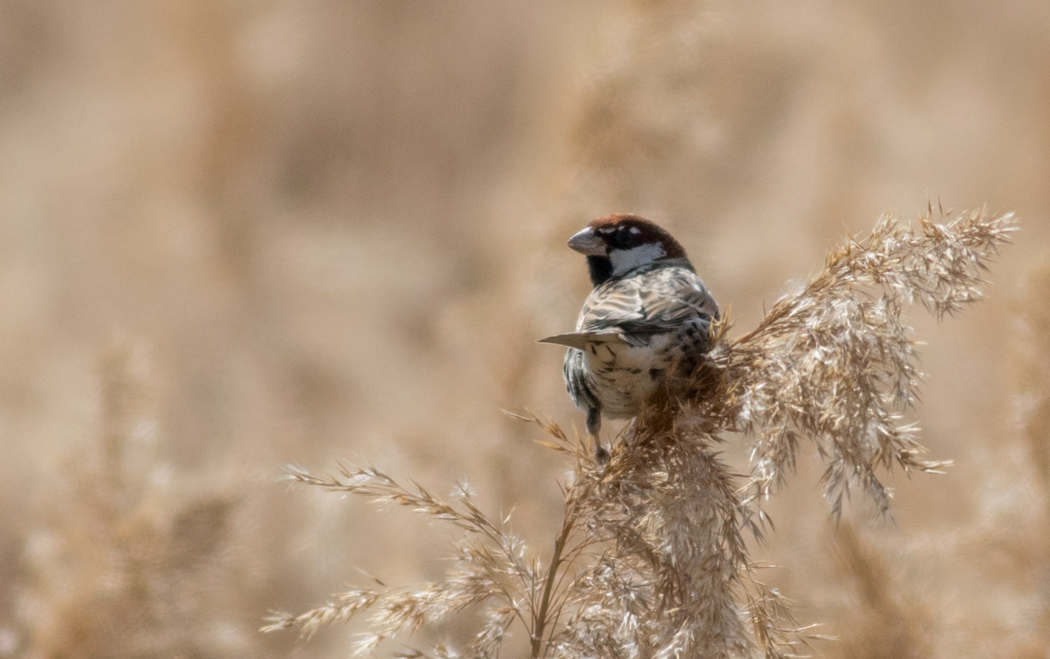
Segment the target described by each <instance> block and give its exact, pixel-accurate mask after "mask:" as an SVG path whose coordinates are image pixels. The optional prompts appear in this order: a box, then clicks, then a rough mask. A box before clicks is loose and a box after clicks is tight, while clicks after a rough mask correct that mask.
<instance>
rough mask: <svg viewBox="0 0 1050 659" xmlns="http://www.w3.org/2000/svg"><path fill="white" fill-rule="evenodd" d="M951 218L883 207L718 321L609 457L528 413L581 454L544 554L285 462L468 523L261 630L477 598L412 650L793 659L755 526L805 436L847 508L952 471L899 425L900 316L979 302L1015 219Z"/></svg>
mask: <svg viewBox="0 0 1050 659" xmlns="http://www.w3.org/2000/svg"><path fill="white" fill-rule="evenodd" d="M930 214H932V209H930ZM942 215H943V214H942ZM942 220H944V222H942V223H941V224H934V223H933V222H932V221H931V219H930V217H929V214H928V215H925V216H923V217H921V218H920V219H919V225H918V227H917V228H912V227H910V226H907V225H906V224H903V223H902V222H900V221H899V220H897V219H895V218H884V219H883V220H882V221H881V222H879V224H878V225H877V227H876V228H875V230H874V232H873V233H872V234H871V236H869V237H868V238H866V239H864V240H859V241H858V240H851V241H849V242H848V244H847V245H846V246H845V247H843V248H841V249H839V250H837V251H835V252H833V253H832V254H831V255H830V256H829V257H828V260H827V263H826V264H825V266H824V268H823V269H822V270H821V271H820V272H819V273H818V274H817V275H816V276H814V277H813V278H812V279H811V280H810V281H809V283H808V284H806V285H805V286H804V287H802V288H800V289H799V290H797V291H796V292H793V293H791V294H789V295H787V296H785V297H784V298H782V299H781V300H780V301H778V302H777V303H776V304H775V305H774V306H773V308H772V310H771V311H770V312H769V314H768V315H767V316H766V318H765V319H764V320H763V321H762V323H761V324H760V325H759V326H758V328H756V329H755V330H754V331H752V332H750V333H748V334H746V335H744V336H742V337H740V338H738V339H732V340H730V339H728V338H727V337H726V332H727V328H728V324H723V325H722V326H721V327H719V328H717V329H716V330H715V333H716V337H715V338H716V348H715V349H714V350H713V351H712V352H711V354H710V356H709V359H708V361H707V363H706V364H704V365H703V366H702V368H701V370H700V371H699V373H698V374H697V377H696V379H695V381H694V382H693V386H692V387H691V388H690V390H689V395H686V396H682V397H680V398H669V399H667V400H663V401H661V402H660V403H659V404H654V405H653V406H652V407H651V408H650V409H649V410H647V411H646V413H644V414H642V415H640V416H639V417H638V418H637V419H636V420H635V421H634V422H633V423H632V424H630V425H629V426H628V427H627V429H626V430H625V431H624V434H623V438H622V441H620V442H619V443H617V444H616V445H615V446H614V448H613V450H612V453H611V457H610V460H609V462H608V463H607V464H605V465H598V464H596V463H595V462H594V460H593V459H592V457H591V456H592V452H591V447H588V446H585V445H584V444H585V442H583V441H580V440H579V439H575V440H570V439H569V438H568V437H567V436H566V434H565V433H564V432H563V431H562V430H561V428H559V427H558V426H557V425H556V424H554V423H552V422H549V421H544V420H541V419H539V418H536V417H531V418H529V420H531V421H533V422H536V423H538V424H539V425H540V426H542V427H543V428H544V429H545V430H546V431H547V433H549V435H551V436H552V437H553V440H552V441H550V442H547V445H548V446H549V447H551V448H553V449H555V450H558V451H561V452H563V453H564V454H565V455H566V456H568V457H569V458H570V459H571V460H572V462H573V466H574V472H573V476H572V477H571V478H570V479H569V481H568V482H567V483H565V484H564V493H565V508H564V518H563V522H562V526H561V529H560V531H559V532H558V534H557V537H556V538H555V541H554V546H553V550H552V552H551V555H550V557H549V559H548V560H547V561H546V562H541V561H540V559H539V558H537V557H536V556H535V554H533V553H531V552H530V551H529V550H528V549H527V547H526V545H525V544H524V543H523V542H522V541H521V540H519V539H517V538H516V537H514V535H513V534H512V533H510V531H509V530H508V529H507V520H506V519H502V520H499V521H493V520H492V519H491V518H489V517H488V516H486V515H485V514H483V513H482V512H481V511H480V510H479V509H478V507H477V506H476V505H475V504H474V502H473V500H472V499H471V496H470V494H469V493H468V491H467V489H466V488H465V487H461V488H460V489H459V490H458V493H457V495H456V497H455V498H454V499H453V500H452V501H443V500H441V499H439V498H438V497H436V496H434V495H433V494H432V493H430V492H429V491H427V490H425V489H423V488H421V487H419V486H415V485H414V486H412V487H407V486H404V485H402V484H400V483H398V482H397V481H395V480H394V479H392V478H390V477H389V476H387V475H386V474H384V473H382V472H380V471H379V470H377V469H375V468H372V467H367V468H350V467H344V468H343V469H342V472H341V474H340V475H339V476H325V477H315V476H312V475H310V474H308V473H306V472H304V471H301V470H298V469H293V470H291V471H290V477H291V478H293V479H295V480H297V481H300V482H303V483H306V484H310V485H316V486H320V487H323V488H326V489H330V490H333V491H338V492H350V493H354V494H360V495H363V496H366V497H369V498H371V499H373V500H377V501H385V502H392V503H395V504H398V505H403V506H407V507H409V508H412V509H414V510H416V511H417V512H420V513H423V514H424V515H427V516H429V517H432V518H435V519H440V520H444V521H447V522H450V523H452V524H453V525H455V526H457V527H459V528H460V529H461V530H462V531H463V532H464V533H463V537H462V539H461V540H459V542H458V544H457V556H456V561H455V564H454V565H453V567H452V568H451V569H450V570H449V572H448V576H447V578H446V579H445V580H444V581H443V582H441V583H433V584H424V585H421V586H414V587H410V588H390V587H387V586H385V585H383V584H378V585H377V586H376V587H373V588H365V589H357V590H352V591H349V592H347V593H343V594H342V595H339V596H338V597H337V599H336V600H335V601H334V602H332V603H329V604H327V605H325V606H321V607H319V608H317V609H314V610H312V611H308V612H306V613H303V614H301V615H298V616H294V615H288V614H278V615H276V616H274V618H273V619H272V620H271V624H270V625H269V626H267V627H266V628H265V629H266V630H267V631H272V630H277V629H284V628H290V627H297V628H299V629H300V630H301V632H302V633H303V635H306V636H309V635H310V634H312V633H313V632H314V631H315V630H316V629H318V628H319V627H320V626H322V625H324V624H327V623H329V622H334V621H345V620H348V619H350V618H353V617H355V616H357V615H358V614H362V613H364V612H366V611H367V612H369V615H370V618H369V624H370V629H371V631H370V632H369V633H368V634H366V635H365V636H364V637H363V638H362V639H361V641H360V642H359V643H358V645H357V650H358V653H367V652H371V651H374V650H375V649H376V648H377V647H378V646H379V644H380V643H381V642H382V641H384V640H385V639H388V638H392V637H395V636H397V635H399V634H402V633H403V632H413V631H416V630H419V629H420V628H421V627H423V626H424V625H435V624H440V623H441V622H443V621H444V620H446V619H447V618H448V617H449V616H452V615H453V614H456V613H459V612H462V611H464V610H466V609H468V608H474V607H476V606H481V607H482V608H483V610H484V616H483V617H484V623H483V624H482V625H481V628H480V630H479V631H478V632H477V634H476V636H475V637H474V639H473V640H472V641H471V642H469V644H468V646H467V647H466V648H465V649H463V650H459V649H453V648H450V647H448V646H446V645H436V646H433V647H431V648H429V649H425V650H424V649H410V650H408V651H407V652H406V653H405V655H404V656H414V657H460V656H470V657H494V656H497V655H499V653H500V649H501V647H502V644H503V643H504V640H505V639H507V638H508V637H510V635H511V632H512V630H513V629H514V627H515V626H516V625H517V626H520V628H521V629H522V630H523V631H524V633H525V635H526V640H527V646H528V651H529V653H530V656H531V657H533V658H537V657H559V658H566V659H568V658H575V657H631V658H635V657H638V658H642V657H672V656H674V657H745V656H754V655H756V654H762V655H764V656H766V657H787V656H792V655H793V653H794V652H795V651H796V650H798V645H799V643H800V640H799V638H800V636H799V631H800V630H799V629H797V625H795V624H794V623H793V621H792V620H791V618H790V615H789V614H788V613H787V611H786V609H785V608H784V605H783V602H782V601H781V598H780V596H779V595H778V593H776V592H775V591H774V590H772V589H769V588H766V587H765V586H763V585H762V584H761V583H759V582H758V581H756V579H755V574H756V570H755V565H753V564H752V562H751V561H750V559H749V557H748V552H747V547H746V544H745V538H746V535H747V534H749V533H750V534H753V535H755V536H760V534H761V531H762V525H761V523H760V520H762V519H763V515H762V513H761V507H760V506H759V504H760V502H761V501H762V499H764V498H765V497H767V496H769V495H770V494H772V493H774V492H775V490H776V486H777V485H779V484H780V483H782V482H783V481H784V479H785V478H786V477H787V475H788V474H789V473H790V472H791V470H792V468H793V466H794V464H795V462H796V459H797V455H798V451H799V448H800V443H801V441H802V440H804V439H810V440H812V441H814V442H815V443H816V446H817V448H818V450H819V453H820V455H821V456H822V458H823V459H824V461H825V463H826V468H825V473H824V478H823V480H824V484H825V487H826V493H827V496H828V498H829V501H830V504H831V510H832V512H833V513H834V514H835V515H836V516H837V515H838V513H839V512H840V511H841V508H842V503H843V498H844V496H845V495H846V494H847V493H848V491H849V488H850V486H851V484H853V483H856V484H857V485H859V486H860V487H861V488H862V490H863V492H865V493H867V494H868V495H869V496H870V497H871V498H872V499H873V500H874V502H875V503H876V505H877V507H878V509H879V510H880V511H885V510H886V509H887V507H888V505H889V493H888V492H887V490H886V488H885V487H884V486H883V485H882V484H881V483H880V481H879V480H878V477H877V476H876V469H877V468H878V467H880V466H882V467H885V468H887V469H890V468H892V467H893V466H894V465H897V466H900V467H901V468H903V469H905V470H910V469H918V470H921V471H934V470H936V469H938V468H939V467H940V466H942V464H943V463H938V462H927V461H923V460H920V459H919V455H921V454H922V452H923V448H922V447H921V446H920V445H919V444H918V443H917V442H916V440H915V430H914V427H912V426H910V425H907V424H904V423H903V420H902V416H901V415H902V412H903V411H904V410H906V409H907V407H908V406H909V405H910V404H911V403H912V402H913V401H914V399H915V393H916V388H917V383H918V377H919V376H918V373H917V371H916V368H915V365H914V361H915V350H914V345H913V343H912V342H911V340H910V338H909V329H908V328H907V327H906V326H904V325H903V324H902V323H901V312H902V310H903V308H904V306H905V305H906V304H907V303H911V302H915V301H918V302H920V303H921V304H922V305H923V306H925V307H926V308H927V309H928V310H930V311H931V312H933V313H935V314H937V315H938V316H942V315H944V314H946V313H947V314H951V313H954V312H956V311H958V310H960V309H961V308H962V306H963V305H965V304H966V303H969V302H973V301H975V300H977V299H979V298H980V295H981V293H980V286H981V284H982V279H981V275H982V273H983V271H984V269H985V263H986V262H987V260H988V259H989V258H990V257H991V256H992V255H994V253H995V251H996V249H997V247H998V246H999V245H1000V244H1002V243H1004V242H1006V240H1007V238H1008V236H1009V233H1010V232H1011V231H1012V230H1013V228H1014V227H1013V217H1012V216H1011V215H1002V216H998V217H990V216H989V215H988V214H987V213H986V212H985V211H983V210H981V211H976V212H972V213H967V214H963V215H961V216H958V217H952V216H950V215H949V216H946V217H942ZM724 432H741V433H744V434H745V435H746V437H747V441H750V442H751V443H752V450H751V474H750V476H749V477H746V478H745V477H738V476H736V475H735V474H733V473H732V471H731V470H730V469H729V468H728V467H727V466H726V465H725V464H724V463H723V462H722V461H720V459H719V456H718V446H719V443H720V442H721V439H720V437H719V434H720V433H724Z"/></svg>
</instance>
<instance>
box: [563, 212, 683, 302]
mask: <svg viewBox="0 0 1050 659" xmlns="http://www.w3.org/2000/svg"><path fill="white" fill-rule="evenodd" d="M569 247H571V248H572V249H574V250H576V251H577V252H579V253H580V254H583V255H585V256H586V257H587V267H588V268H589V270H590V275H591V283H592V284H594V285H595V286H598V285H600V284H602V283H604V282H605V281H607V280H609V279H612V278H613V277H622V276H623V275H625V274H627V273H629V272H630V271H632V270H634V269H635V268H638V267H641V266H645V265H649V264H651V263H653V262H656V261H664V260H676V261H679V262H680V263H681V264H682V265H686V266H689V267H692V266H691V265H689V257H687V256H686V254H685V250H684V249H683V248H682V245H681V244H680V243H679V242H678V241H677V240H675V239H674V237H673V236H672V235H671V234H669V233H667V231H665V230H664V229H662V228H661V227H659V226H658V225H657V224H655V223H653V222H650V221H649V220H646V219H644V218H641V217H638V216H637V215H609V216H606V217H599V218H598V219H597V220H593V221H591V223H590V224H588V225H587V226H586V227H584V229H583V230H582V231H580V232H579V233H577V234H576V235H574V236H573V237H572V238H570V239H569Z"/></svg>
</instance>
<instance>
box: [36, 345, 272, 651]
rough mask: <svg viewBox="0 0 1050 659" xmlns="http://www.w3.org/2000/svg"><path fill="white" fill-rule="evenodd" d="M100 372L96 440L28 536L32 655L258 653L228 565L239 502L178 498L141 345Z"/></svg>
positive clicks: (122, 351) (219, 497)
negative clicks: (160, 446) (159, 456)
mask: <svg viewBox="0 0 1050 659" xmlns="http://www.w3.org/2000/svg"><path fill="white" fill-rule="evenodd" d="M99 376H100V383H101V401H100V402H101V412H102V414H101V423H100V425H101V431H100V433H99V438H98V441H97V442H95V443H94V445H93V446H91V447H90V448H89V450H88V451H87V452H86V453H85V454H84V455H81V456H78V457H77V459H75V460H73V461H71V463H70V464H69V465H68V471H67V473H65V474H64V476H65V477H66V478H65V480H62V481H59V482H58V483H57V484H56V485H54V486H52V488H51V489H50V491H49V493H48V497H47V500H46V501H45V502H44V504H43V506H44V508H43V510H42V511H41V512H42V513H43V516H44V517H45V518H46V521H45V522H43V523H42V524H40V525H38V526H37V527H36V528H34V529H33V530H32V532H31V535H30V539H29V541H28V543H27V559H26V561H27V564H28V566H29V571H30V575H29V583H28V584H27V585H26V588H25V593H24V601H23V607H22V608H23V610H24V615H25V617H26V619H27V620H26V622H27V626H28V628H29V629H31V630H32V634H31V636H30V638H29V647H28V649H29V651H30V653H31V655H32V656H41V657H59V656H61V657H70V658H76V657H100V656H109V657H115V656H129V657H148V656H194V657H240V656H256V657H257V656H260V654H261V653H260V648H259V647H258V646H257V645H256V641H255V639H254V638H253V637H252V636H251V635H250V634H249V633H247V632H248V630H247V629H246V628H245V627H244V626H243V622H242V621H238V620H237V619H236V618H235V616H236V613H237V612H236V606H234V604H235V602H230V601H229V599H230V596H231V595H234V594H235V593H237V592H239V591H240V590H242V589H243V587H244V586H245V585H246V584H244V583H240V582H237V574H238V573H237V571H236V570H230V569H229V565H228V564H226V563H225V562H224V561H223V560H222V553H223V552H224V550H226V549H227V547H228V546H229V536H230V533H231V529H230V527H231V524H232V517H233V514H234V512H235V510H236V508H237V506H236V500H235V498H234V497H232V496H230V495H228V494H224V493H208V492H204V493H200V492H196V491H195V490H196V488H193V490H194V492H193V493H192V494H189V495H185V494H184V495H181V496H180V495H179V494H178V493H177V492H176V489H177V485H178V481H177V480H173V479H171V478H169V477H168V476H166V475H165V473H164V472H165V469H164V468H163V467H162V466H161V465H159V464H158V462H157V460H156V455H155V450H156V445H155V444H156V443H155V441H154V440H155V436H154V426H153V422H152V409H151V407H152V406H151V405H150V404H149V398H150V396H149V393H150V387H149V377H148V368H146V366H145V360H144V358H143V355H142V351H141V350H140V349H138V347H137V346H135V345H133V344H131V343H129V342H127V341H117V342H115V344H114V345H113V346H112V347H111V348H109V349H108V350H106V351H105V352H104V353H103V355H102V357H101V359H100V363H99ZM63 488H66V489H63ZM187 489H189V488H187ZM244 613H246V611H241V612H240V614H241V615H242V616H243V615H244Z"/></svg>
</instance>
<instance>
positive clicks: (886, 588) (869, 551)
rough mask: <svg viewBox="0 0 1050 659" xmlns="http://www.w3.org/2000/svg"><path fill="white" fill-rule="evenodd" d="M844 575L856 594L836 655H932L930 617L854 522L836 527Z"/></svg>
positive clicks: (856, 658)
mask: <svg viewBox="0 0 1050 659" xmlns="http://www.w3.org/2000/svg"><path fill="white" fill-rule="evenodd" d="M831 532H832V535H833V538H834V542H833V549H834V550H835V558H836V559H837V560H836V562H837V564H838V568H839V571H840V572H841V573H842V574H843V576H845V577H847V578H848V579H849V581H850V585H851V586H852V587H853V588H852V589H853V591H854V600H855V601H854V602H852V603H851V605H850V607H849V613H848V616H849V619H848V621H844V628H845V629H844V632H845V633H844V634H843V636H842V643H841V644H840V645H839V646H838V647H837V648H836V650H837V653H838V654H839V655H840V656H842V657H848V658H849V659H913V658H914V659H918V658H920V657H929V656H931V655H932V654H933V649H932V648H931V647H930V642H929V640H928V629H927V628H928V627H929V624H930V621H929V618H930V616H929V614H928V612H927V611H926V610H925V609H924V607H923V606H921V605H920V604H919V603H917V602H914V601H912V599H911V598H909V597H907V596H906V595H905V594H904V593H903V592H902V589H901V587H900V585H899V583H898V579H897V576H896V575H895V574H893V570H891V566H890V565H889V564H888V563H887V561H885V560H884V558H883V557H882V556H881V555H880V554H879V552H878V550H877V549H876V548H874V547H872V546H870V544H869V543H868V542H867V541H866V540H865V539H864V538H863V535H862V534H861V533H860V532H858V531H857V529H856V528H854V526H853V525H852V523H850V522H843V523H841V524H836V525H834V526H832V528H831Z"/></svg>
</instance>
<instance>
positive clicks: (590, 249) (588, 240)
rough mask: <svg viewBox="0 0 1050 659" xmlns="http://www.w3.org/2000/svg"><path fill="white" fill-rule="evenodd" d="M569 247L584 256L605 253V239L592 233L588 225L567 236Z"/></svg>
mask: <svg viewBox="0 0 1050 659" xmlns="http://www.w3.org/2000/svg"><path fill="white" fill-rule="evenodd" d="M569 247H570V248H571V249H574V250H576V251H577V252H579V253H580V254H584V255H586V256H605V255H606V254H605V241H604V240H602V239H601V238H599V237H598V236H596V235H594V231H593V230H592V229H591V228H590V227H587V228H586V229H584V230H583V231H580V232H579V233H577V234H576V235H574V236H573V237H572V238H569Z"/></svg>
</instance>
